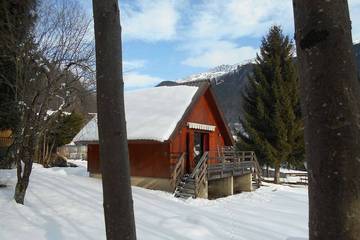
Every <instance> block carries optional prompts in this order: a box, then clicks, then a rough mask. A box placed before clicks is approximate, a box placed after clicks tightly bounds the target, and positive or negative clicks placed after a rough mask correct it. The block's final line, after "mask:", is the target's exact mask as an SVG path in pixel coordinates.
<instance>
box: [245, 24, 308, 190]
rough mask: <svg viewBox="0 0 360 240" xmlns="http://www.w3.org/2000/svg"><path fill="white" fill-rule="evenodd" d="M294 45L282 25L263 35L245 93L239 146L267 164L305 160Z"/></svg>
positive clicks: (277, 169)
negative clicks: (250, 151) (253, 152)
mask: <svg viewBox="0 0 360 240" xmlns="http://www.w3.org/2000/svg"><path fill="white" fill-rule="evenodd" d="M293 52H294V47H293V44H292V42H291V40H290V39H289V37H288V36H284V35H283V33H282V30H281V28H280V27H279V26H273V27H271V28H270V30H269V33H268V34H267V35H266V37H264V38H263V40H262V43H261V48H260V54H259V55H257V57H256V62H255V65H254V70H253V74H252V75H251V76H249V84H248V86H247V89H246V91H245V93H244V94H243V111H244V117H243V118H242V119H241V123H242V126H243V128H244V131H243V132H242V133H240V134H239V135H240V141H239V148H241V149H243V150H254V151H255V152H256V154H257V155H258V158H259V160H260V162H261V164H263V165H267V166H269V165H270V166H272V167H274V168H275V177H274V182H275V183H278V182H279V177H280V165H281V164H284V163H288V164H291V165H295V164H297V163H298V162H301V161H302V160H303V155H304V150H303V149H304V144H303V127H302V121H301V111H300V107H299V97H298V76H297V71H296V68H295V65H294V62H293Z"/></svg>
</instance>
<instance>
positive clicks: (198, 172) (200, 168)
mask: <svg viewBox="0 0 360 240" xmlns="http://www.w3.org/2000/svg"><path fill="white" fill-rule="evenodd" d="M208 154H209V153H208V152H204V154H203V155H202V156H201V158H200V160H199V162H198V163H197V164H196V166H195V168H194V170H193V172H192V173H191V175H190V177H191V178H193V179H194V180H195V197H198V196H199V193H200V190H201V186H202V185H203V183H206V176H207V174H206V173H207V159H208Z"/></svg>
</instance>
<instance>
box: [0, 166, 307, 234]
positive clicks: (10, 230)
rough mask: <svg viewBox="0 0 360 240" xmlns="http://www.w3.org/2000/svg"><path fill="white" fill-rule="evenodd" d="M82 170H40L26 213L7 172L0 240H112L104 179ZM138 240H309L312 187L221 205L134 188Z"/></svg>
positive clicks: (273, 190)
mask: <svg viewBox="0 0 360 240" xmlns="http://www.w3.org/2000/svg"><path fill="white" fill-rule="evenodd" d="M74 163H76V164H80V167H78V168H51V169H45V168H42V167H41V166H39V165H35V166H34V169H33V173H32V176H31V182H30V186H29V189H28V193H27V196H26V199H25V201H26V202H25V206H22V205H18V204H16V203H15V202H14V201H13V200H12V196H13V192H14V185H15V181H16V177H15V171H14V170H0V183H5V184H7V185H8V187H6V188H0V218H1V226H0V239H1V240H7V239H27V240H32V239H35V240H41V239H51V240H58V239H59V240H60V239H76V240H81V239H96V240H99V239H105V230H104V217H103V210H102V192H101V180H99V179H94V178H89V177H87V173H86V168H85V163H86V162H81V161H74ZM133 197H134V204H135V218H136V226H137V235H138V239H140V240H141V239H144V240H153V239H179V240H189V239H196V240H202V239H204V240H205V239H206V240H223V239H224V240H227V239H229V240H230V239H231V240H242V239H246V240H272V239H274V240H305V239H307V231H308V228H307V217H308V201H307V189H306V188H305V187H289V186H275V185H271V184H267V185H266V186H264V187H262V188H260V189H258V190H257V191H255V192H251V193H242V194H238V195H234V196H230V197H226V198H222V199H217V200H204V199H189V200H186V201H183V200H179V199H175V198H173V197H172V195H171V194H168V193H164V192H160V191H151V190H146V189H142V188H138V187H133Z"/></svg>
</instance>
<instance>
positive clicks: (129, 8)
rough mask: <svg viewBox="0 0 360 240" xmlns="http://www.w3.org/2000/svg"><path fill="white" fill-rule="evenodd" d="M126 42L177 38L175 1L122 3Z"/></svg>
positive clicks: (160, 0)
mask: <svg viewBox="0 0 360 240" xmlns="http://www.w3.org/2000/svg"><path fill="white" fill-rule="evenodd" d="M120 8H121V11H122V12H121V18H122V26H123V31H124V40H132V39H137V40H143V41H150V42H155V41H160V40H171V39H173V38H174V37H175V36H176V25H177V21H178V18H179V16H178V12H177V11H176V5H175V3H174V1H173V0H154V1H147V0H136V1H131V4H130V3H128V4H126V3H124V4H122V3H121V2H120Z"/></svg>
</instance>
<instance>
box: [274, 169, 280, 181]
mask: <svg viewBox="0 0 360 240" xmlns="http://www.w3.org/2000/svg"><path fill="white" fill-rule="evenodd" d="M274 183H275V184H279V183H280V165H275V172H274Z"/></svg>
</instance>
